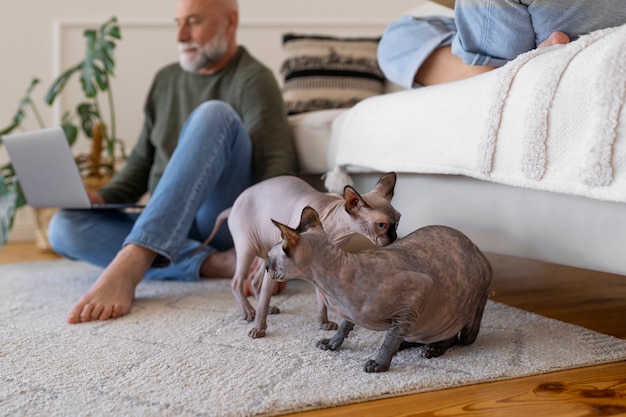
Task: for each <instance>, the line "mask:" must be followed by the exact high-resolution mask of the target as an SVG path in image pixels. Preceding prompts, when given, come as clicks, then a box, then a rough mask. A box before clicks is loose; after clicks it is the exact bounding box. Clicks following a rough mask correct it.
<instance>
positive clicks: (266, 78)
mask: <svg viewBox="0 0 626 417" xmlns="http://www.w3.org/2000/svg"><path fill="white" fill-rule="evenodd" d="M207 100H221V101H224V102H226V103H229V104H230V105H231V106H232V107H233V108H234V109H235V111H236V112H237V113H238V114H239V116H240V117H241V119H242V121H243V123H244V124H245V126H246V128H247V131H248V134H249V135H250V138H251V139H252V144H253V163H252V165H253V166H252V172H253V175H254V180H255V182H256V181H261V180H264V179H267V178H271V177H274V176H278V175H297V159H296V153H295V148H294V144H293V140H292V136H291V130H290V127H289V124H288V122H287V117H286V112H285V109H284V104H283V100H282V96H281V92H280V89H279V87H278V84H277V83H276V80H275V78H274V75H273V74H272V73H271V71H270V70H269V69H268V68H266V67H265V66H264V65H263V64H261V63H260V62H259V61H257V60H256V59H255V58H253V57H252V56H251V55H250V54H249V53H248V52H247V51H246V49H245V48H243V47H239V51H238V52H237V55H236V56H235V57H234V58H233V60H232V61H231V62H230V63H229V64H228V66H227V67H226V68H224V69H223V70H221V71H220V72H218V73H216V74H213V75H200V74H196V73H190V72H186V71H184V70H183V69H181V68H180V65H179V64H178V63H175V64H171V65H168V66H166V67H165V68H163V69H161V70H160V71H159V72H158V73H157V75H156V77H155V79H154V81H153V83H152V87H151V88H150V92H149V94H148V97H147V99H146V104H145V108H144V113H145V120H144V125H143V130H142V132H141V136H140V137H139V141H138V143H137V145H136V146H135V147H134V148H133V151H132V152H131V154H130V155H129V157H128V159H127V161H126V164H125V166H124V167H123V168H122V170H121V171H120V172H119V173H118V174H117V175H116V176H115V178H114V179H113V180H112V181H111V182H110V183H109V184H108V185H107V186H105V187H104V188H102V189H101V190H100V191H99V193H100V194H101V195H102V196H103V198H104V200H105V201H106V202H108V203H122V202H135V201H137V200H139V199H140V198H141V196H143V195H144V194H145V193H146V192H150V193H152V191H153V190H154V188H155V187H156V185H157V182H158V181H159V179H160V178H161V175H163V171H164V170H165V166H166V165H167V163H168V161H169V159H170V156H171V155H172V152H173V151H174V148H175V147H176V144H177V143H178V135H179V133H180V131H181V129H182V127H183V125H184V123H185V121H186V120H187V117H188V116H189V115H190V114H191V112H192V111H193V110H194V109H195V108H196V107H197V106H198V105H200V104H201V103H203V102H205V101H207Z"/></svg>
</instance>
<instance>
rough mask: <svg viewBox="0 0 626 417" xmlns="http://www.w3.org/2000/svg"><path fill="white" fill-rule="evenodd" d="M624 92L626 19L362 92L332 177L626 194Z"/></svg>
mask: <svg viewBox="0 0 626 417" xmlns="http://www.w3.org/2000/svg"><path fill="white" fill-rule="evenodd" d="M625 97H626V25H624V26H620V27H615V28H609V29H603V30H599V31H596V32H593V33H590V34H588V35H586V36H583V37H581V38H579V39H578V40H576V41H575V42H571V43H569V44H567V45H557V46H553V47H550V48H544V49H537V50H533V51H530V52H528V53H526V54H523V55H520V56H519V57H518V58H516V59H515V60H513V61H511V62H510V63H508V64H507V65H505V66H504V67H502V68H499V69H497V70H494V71H491V72H489V73H486V74H483V75H480V76H477V77H473V78H470V79H467V80H462V81H458V82H454V83H449V84H444V85H439V86H432V87H425V88H418V89H414V90H408V91H401V92H398V93H392V94H387V95H381V96H376V97H372V98H368V99H366V100H363V101H362V102H360V103H359V104H357V105H356V106H355V107H353V108H352V109H350V110H349V111H347V112H346V113H345V114H344V115H342V116H341V117H339V118H338V119H337V120H336V121H335V123H334V126H333V136H332V139H331V144H330V148H329V161H328V162H329V166H330V167H333V168H334V169H333V171H331V172H329V173H328V174H327V183H331V182H332V181H333V180H334V179H336V178H337V176H336V175H337V173H341V172H343V173H352V172H360V171H382V172H384V171H396V172H399V173H429V174H457V175H458V174H460V175H467V176H470V177H473V178H478V179H482V180H487V181H493V182H498V183H502V184H507V185H512V186H517V187H525V188H533V189H539V190H545V191H553V192H559V193H565V194H573V195H579V196H585V197H589V198H594V199H600V200H607V201H618V202H626V107H625V106H624V99H625ZM347 180H349V178H348V177H346V178H344V180H343V181H347ZM331 191H336V190H331Z"/></svg>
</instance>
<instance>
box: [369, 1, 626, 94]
mask: <svg viewBox="0 0 626 417" xmlns="http://www.w3.org/2000/svg"><path fill="white" fill-rule="evenodd" d="M598 4H599V3H598V2H596V1H593V0H456V3H455V8H454V19H451V18H449V17H444V16H429V17H413V16H410V15H405V16H402V17H400V18H399V19H398V20H396V21H395V22H393V23H391V24H390V25H389V26H388V27H387V28H386V29H385V32H384V33H383V36H382V38H381V41H380V43H379V46H378V62H379V65H380V68H381V70H382V71H383V73H384V74H385V76H386V77H387V78H388V79H389V80H391V81H393V82H395V83H396V84H399V85H401V86H403V87H405V88H411V87H413V86H414V85H413V79H414V77H415V74H416V73H417V70H418V69H419V67H420V66H421V65H422V63H423V62H424V60H426V58H428V56H430V54H431V53H432V52H433V51H434V50H435V49H437V48H439V47H441V46H448V45H452V53H453V54H454V55H456V56H458V57H460V58H461V59H462V60H463V62H465V63H466V64H469V65H489V66H496V67H497V66H502V65H504V64H506V63H507V62H509V61H511V60H513V59H515V58H516V57H517V56H519V55H520V54H522V53H524V52H528V51H530V50H532V49H535V48H536V47H537V45H538V44H539V43H540V42H543V41H544V40H546V39H547V38H548V37H549V36H550V34H552V33H553V32H555V31H561V32H564V33H566V34H567V35H568V36H569V37H570V39H571V40H575V39H577V38H578V37H580V36H582V35H584V34H587V33H589V32H592V31H594V30H598V29H604V28H607V27H613V26H620V25H623V24H625V23H626V7H625V3H624V0H602V7H599V6H598Z"/></svg>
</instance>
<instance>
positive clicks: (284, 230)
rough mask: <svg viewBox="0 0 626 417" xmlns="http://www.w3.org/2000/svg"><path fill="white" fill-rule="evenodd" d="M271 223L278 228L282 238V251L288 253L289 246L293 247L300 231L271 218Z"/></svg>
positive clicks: (298, 238) (296, 242)
mask: <svg viewBox="0 0 626 417" xmlns="http://www.w3.org/2000/svg"><path fill="white" fill-rule="evenodd" d="M272 223H274V225H275V226H276V227H278V229H279V230H280V237H281V238H282V239H283V251H284V252H285V253H287V254H288V253H289V250H290V249H291V248H295V247H296V245H297V244H298V241H299V240H300V233H298V231H297V230H294V229H292V228H291V227H289V226H287V225H284V224H282V223H280V222H277V221H276V220H274V219H272Z"/></svg>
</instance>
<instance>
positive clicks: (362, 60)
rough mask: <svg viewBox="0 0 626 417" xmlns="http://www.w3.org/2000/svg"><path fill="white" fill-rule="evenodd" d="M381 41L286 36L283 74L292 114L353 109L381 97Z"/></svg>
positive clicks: (382, 76)
mask: <svg viewBox="0 0 626 417" xmlns="http://www.w3.org/2000/svg"><path fill="white" fill-rule="evenodd" d="M379 39H380V38H338V37H333V36H321V35H297V34H294V33H287V34H285V35H284V36H283V48H284V50H285V52H286V53H287V58H286V59H285V61H284V62H283V64H282V67H281V73H282V74H283V76H284V77H285V82H284V87H283V99H284V101H285V105H286V107H287V112H288V114H297V113H303V112H307V111H313V110H322V109H337V108H345V107H352V106H353V105H354V104H356V103H357V102H358V101H359V100H362V99H364V98H366V97H370V96H374V95H377V94H381V93H382V92H383V91H384V88H385V77H384V75H383V73H382V72H381V70H380V68H379V67H378V63H377V60H376V48H377V47H378V41H379Z"/></svg>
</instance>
